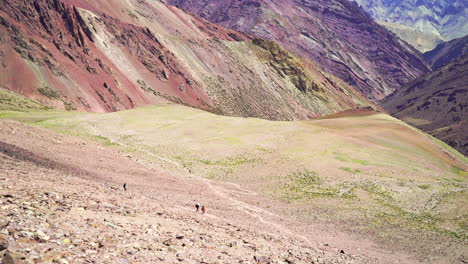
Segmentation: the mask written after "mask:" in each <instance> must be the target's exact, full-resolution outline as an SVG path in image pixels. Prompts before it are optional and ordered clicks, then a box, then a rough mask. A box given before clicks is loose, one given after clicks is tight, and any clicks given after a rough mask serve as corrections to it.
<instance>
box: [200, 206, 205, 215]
mask: <svg viewBox="0 0 468 264" xmlns="http://www.w3.org/2000/svg"><path fill="white" fill-rule="evenodd" d="M201 213H202V214H204V213H205V206H204V205H203V206H202V207H201Z"/></svg>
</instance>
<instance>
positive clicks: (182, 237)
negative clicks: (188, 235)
mask: <svg viewBox="0 0 468 264" xmlns="http://www.w3.org/2000/svg"><path fill="white" fill-rule="evenodd" d="M184 237H185V236H184V235H177V236H176V238H177V239H184Z"/></svg>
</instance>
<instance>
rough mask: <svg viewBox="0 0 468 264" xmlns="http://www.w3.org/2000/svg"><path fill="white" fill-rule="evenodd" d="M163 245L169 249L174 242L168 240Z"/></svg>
mask: <svg viewBox="0 0 468 264" xmlns="http://www.w3.org/2000/svg"><path fill="white" fill-rule="evenodd" d="M163 245H165V246H168V247H169V246H171V245H172V240H170V239H168V240H166V241H164V242H163Z"/></svg>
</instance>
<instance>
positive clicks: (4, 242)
mask: <svg viewBox="0 0 468 264" xmlns="http://www.w3.org/2000/svg"><path fill="white" fill-rule="evenodd" d="M7 248H8V239H7V238H6V237H4V236H2V235H0V251H2V250H4V249H7Z"/></svg>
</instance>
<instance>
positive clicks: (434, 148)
mask: <svg viewBox="0 0 468 264" xmlns="http://www.w3.org/2000/svg"><path fill="white" fill-rule="evenodd" d="M0 117H3V118H13V119H18V120H21V121H23V122H26V123H33V124H35V125H38V126H41V127H45V128H48V129H53V130H55V131H59V132H62V133H67V134H72V135H77V136H81V137H86V138H91V139H94V140H97V141H99V142H101V143H102V144H104V145H106V146H111V147H115V148H118V149H119V150H121V151H124V152H132V153H133V154H132V155H138V156H139V157H140V159H141V160H144V161H145V162H150V163H154V164H163V166H165V167H166V168H173V169H174V170H185V171H187V174H189V172H190V173H192V174H193V175H196V176H202V177H206V178H211V179H216V180H220V181H229V182H233V183H238V184H241V185H242V186H244V187H245V188H247V189H250V190H253V191H254V192H257V193H261V194H264V195H266V196H267V197H271V198H273V199H272V200H271V201H279V202H285V204H284V208H283V209H281V210H284V212H287V213H291V214H295V215H296V216H297V217H299V219H302V220H301V222H304V221H305V222H306V221H309V220H310V221H312V220H311V219H315V220H317V219H318V220H320V221H321V220H323V221H327V222H331V223H340V224H343V225H344V226H345V229H347V228H349V229H351V230H355V231H359V232H364V233H371V234H374V235H376V237H378V239H383V240H384V241H386V242H391V241H398V242H399V244H398V245H395V247H406V246H410V245H412V244H414V243H417V244H418V245H420V247H419V248H417V249H414V250H416V251H417V250H422V251H424V250H425V249H429V248H428V247H431V245H435V244H437V243H438V242H437V241H440V240H443V241H445V242H447V243H445V242H444V243H445V244H444V247H445V246H447V247H451V250H457V247H460V246H462V245H463V243H465V242H462V241H466V239H467V230H466V226H467V222H468V221H467V219H468V217H467V215H466V212H467V211H468V210H467V209H468V208H467V205H466V200H467V198H468V194H467V185H466V180H467V172H466V171H467V168H468V162H467V159H466V157H464V156H463V155H461V154H460V153H458V152H456V151H455V150H453V149H452V148H450V147H448V146H447V145H445V144H443V143H442V142H440V141H438V140H436V139H434V138H432V137H431V136H429V135H427V134H425V133H423V132H421V131H419V130H417V129H415V128H413V127H411V126H409V125H407V124H405V123H403V122H401V121H399V120H397V119H395V118H392V117H390V116H388V115H385V114H373V115H363V116H352V115H351V116H344V117H337V118H329V119H320V120H310V121H297V122H275V121H267V120H261V119H253V118H235V117H225V116H217V115H214V114H211V113H207V112H204V111H201V110H197V109H193V108H188V107H184V106H179V105H158V106H149V107H143V108H137V109H134V110H130V111H122V112H116V113H108V114H83V113H70V112H68V113H58V112H50V111H49V112H44V111H36V112H30V113H28V114H27V115H25V114H24V113H19V112H11V111H10V112H0ZM239 198H240V199H242V196H240V197H239ZM259 202H260V201H259ZM312 215H313V218H311V216H312ZM330 216H332V218H330ZM315 220H314V221H315ZM416 235H417V236H416ZM416 240H417V241H416ZM448 241H452V242H453V241H455V242H453V243H454V244H453V243H452V242H448ZM457 241H458V242H457ZM411 250H413V249H411Z"/></svg>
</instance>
